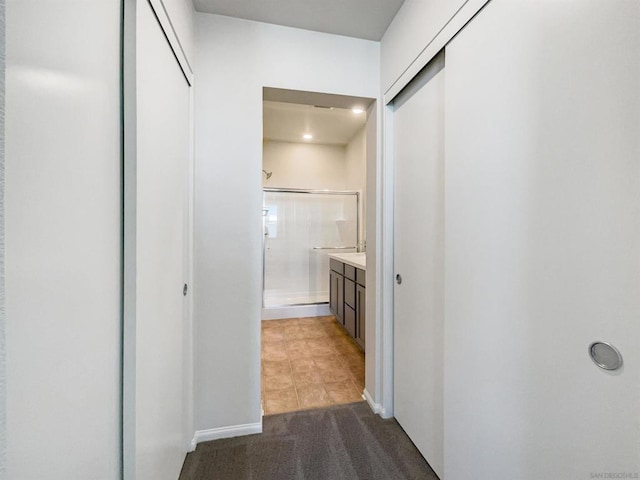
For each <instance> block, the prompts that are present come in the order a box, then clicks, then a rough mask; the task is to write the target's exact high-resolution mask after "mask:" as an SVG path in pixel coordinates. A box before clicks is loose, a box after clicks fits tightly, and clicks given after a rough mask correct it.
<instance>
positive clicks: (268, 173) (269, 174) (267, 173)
mask: <svg viewBox="0 0 640 480" xmlns="http://www.w3.org/2000/svg"><path fill="white" fill-rule="evenodd" d="M262 173H264V174H265V175H266V176H267V180H269V179H270V178H271V175H273V172H267V171H266V170H262Z"/></svg>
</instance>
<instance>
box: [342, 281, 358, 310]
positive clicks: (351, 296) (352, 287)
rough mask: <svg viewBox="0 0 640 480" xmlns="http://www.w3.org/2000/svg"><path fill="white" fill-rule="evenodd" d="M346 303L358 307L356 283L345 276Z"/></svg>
mask: <svg viewBox="0 0 640 480" xmlns="http://www.w3.org/2000/svg"><path fill="white" fill-rule="evenodd" d="M344 303H346V304H347V305H349V306H350V307H351V308H356V284H355V283H353V281H351V280H349V279H348V278H347V277H344Z"/></svg>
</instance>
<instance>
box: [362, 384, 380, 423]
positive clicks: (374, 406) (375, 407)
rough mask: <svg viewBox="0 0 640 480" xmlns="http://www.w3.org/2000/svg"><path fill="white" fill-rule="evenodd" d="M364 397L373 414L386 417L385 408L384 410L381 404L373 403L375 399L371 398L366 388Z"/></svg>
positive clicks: (363, 393)
mask: <svg viewBox="0 0 640 480" xmlns="http://www.w3.org/2000/svg"><path fill="white" fill-rule="evenodd" d="M362 396H363V397H364V399H365V400H366V401H367V403H368V404H369V408H371V411H373V413H375V414H382V416H383V417H384V408H382V405H380V404H379V403H376V402H374V401H373V397H371V395H370V394H369V392H368V391H367V389H366V388H365V389H364V392H362Z"/></svg>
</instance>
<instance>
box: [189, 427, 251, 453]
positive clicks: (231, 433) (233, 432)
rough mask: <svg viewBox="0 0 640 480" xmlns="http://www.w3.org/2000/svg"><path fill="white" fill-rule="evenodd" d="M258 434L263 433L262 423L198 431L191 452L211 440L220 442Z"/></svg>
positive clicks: (192, 442)
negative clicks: (225, 439)
mask: <svg viewBox="0 0 640 480" xmlns="http://www.w3.org/2000/svg"><path fill="white" fill-rule="evenodd" d="M256 433H262V422H260V423H247V424H245V425H233V426H231V427H220V428H210V429H209V430H198V431H196V433H195V435H194V436H193V440H191V447H192V450H191V451H193V450H195V449H196V446H197V445H198V444H199V443H202V442H210V441H211V440H219V439H221V438H232V437H240V436H242V435H254V434H256Z"/></svg>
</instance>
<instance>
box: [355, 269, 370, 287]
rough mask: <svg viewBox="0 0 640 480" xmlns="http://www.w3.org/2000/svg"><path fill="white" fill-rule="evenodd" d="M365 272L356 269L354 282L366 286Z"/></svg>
mask: <svg viewBox="0 0 640 480" xmlns="http://www.w3.org/2000/svg"><path fill="white" fill-rule="evenodd" d="M366 281H367V272H365V271H364V270H361V269H357V270H356V283H357V284H358V285H362V286H363V287H366V286H367V283H366Z"/></svg>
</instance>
